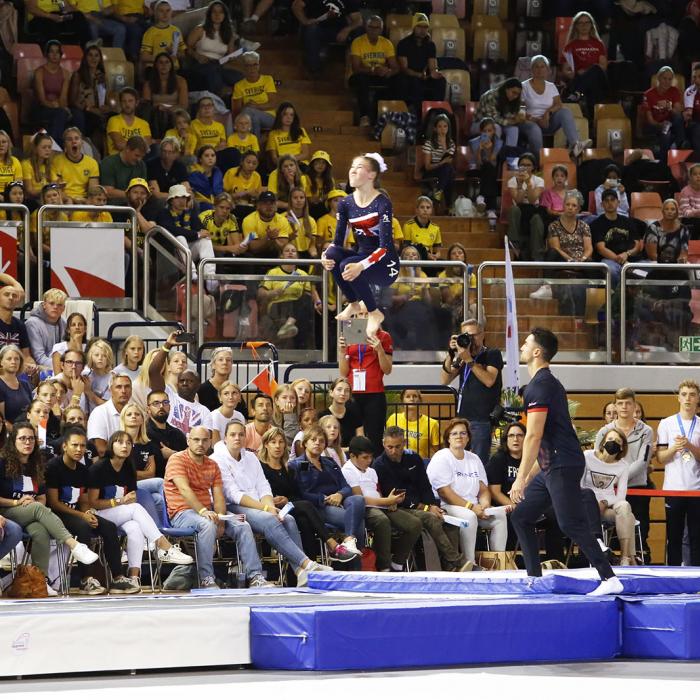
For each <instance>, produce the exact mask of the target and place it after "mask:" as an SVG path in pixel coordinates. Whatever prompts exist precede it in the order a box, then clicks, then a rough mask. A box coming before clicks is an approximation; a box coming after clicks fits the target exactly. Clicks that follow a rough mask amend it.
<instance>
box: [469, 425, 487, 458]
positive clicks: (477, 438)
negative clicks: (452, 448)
mask: <svg viewBox="0 0 700 700" xmlns="http://www.w3.org/2000/svg"><path fill="white" fill-rule="evenodd" d="M469 428H470V429H471V432H472V444H471V447H470V448H469V450H470V451H471V452H473V453H474V454H475V455H476V456H477V457H478V458H479V459H480V460H481V461H482V463H483V464H484V466H486V464H487V463H488V461H489V453H490V452H491V423H490V422H489V421H487V420H470V421H469Z"/></svg>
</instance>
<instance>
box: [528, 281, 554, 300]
mask: <svg viewBox="0 0 700 700" xmlns="http://www.w3.org/2000/svg"><path fill="white" fill-rule="evenodd" d="M551 298H552V288H551V287H550V286H549V285H548V284H543V285H542V286H541V287H540V288H539V289H538V290H536V291H534V292H530V299H551Z"/></svg>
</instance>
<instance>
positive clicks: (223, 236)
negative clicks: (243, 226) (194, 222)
mask: <svg viewBox="0 0 700 700" xmlns="http://www.w3.org/2000/svg"><path fill="white" fill-rule="evenodd" d="M199 220H200V221H201V222H202V226H204V228H205V229H206V230H207V231H209V233H211V242H212V243H213V244H214V245H228V237H229V234H230V233H240V232H241V230H240V229H239V228H238V222H237V221H236V219H235V217H233V216H229V217H228V219H226V221H224V223H223V224H217V223H216V222H215V221H214V210H213V209H209V210H208V211H205V212H204V213H203V214H200V215H199Z"/></svg>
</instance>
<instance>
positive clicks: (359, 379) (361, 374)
mask: <svg viewBox="0 0 700 700" xmlns="http://www.w3.org/2000/svg"><path fill="white" fill-rule="evenodd" d="M352 390H353V391H367V371H366V370H364V369H354V370H353V371H352Z"/></svg>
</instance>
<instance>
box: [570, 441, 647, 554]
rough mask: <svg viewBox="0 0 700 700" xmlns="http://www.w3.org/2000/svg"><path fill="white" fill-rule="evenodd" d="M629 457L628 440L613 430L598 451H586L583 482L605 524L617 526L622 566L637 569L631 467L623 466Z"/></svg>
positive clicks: (582, 485)
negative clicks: (629, 488) (629, 487)
mask: <svg viewBox="0 0 700 700" xmlns="http://www.w3.org/2000/svg"><path fill="white" fill-rule="evenodd" d="M626 454H627V438H626V437H625V434H624V433H623V432H622V431H621V430H618V429H617V428H611V429H610V430H608V432H607V433H606V434H605V436H604V437H603V440H602V442H601V443H600V447H599V449H597V450H586V451H585V452H584V453H583V455H584V457H585V458H586V470H585V471H584V472H583V477H582V478H581V488H583V489H590V490H591V491H593V493H594V494H595V497H596V499H597V501H598V506H599V507H600V517H601V519H602V520H603V522H606V523H615V530H616V531H617V538H618V540H619V541H620V550H621V559H620V565H621V566H635V565H636V564H637V560H636V559H635V546H634V527H635V522H636V521H635V517H634V514H633V513H632V508H631V507H630V504H629V503H628V502H627V501H626V500H625V497H626V496H627V478H628V476H629V464H627V463H626V462H622V461H621V460H622V459H624V457H625V455H626Z"/></svg>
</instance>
